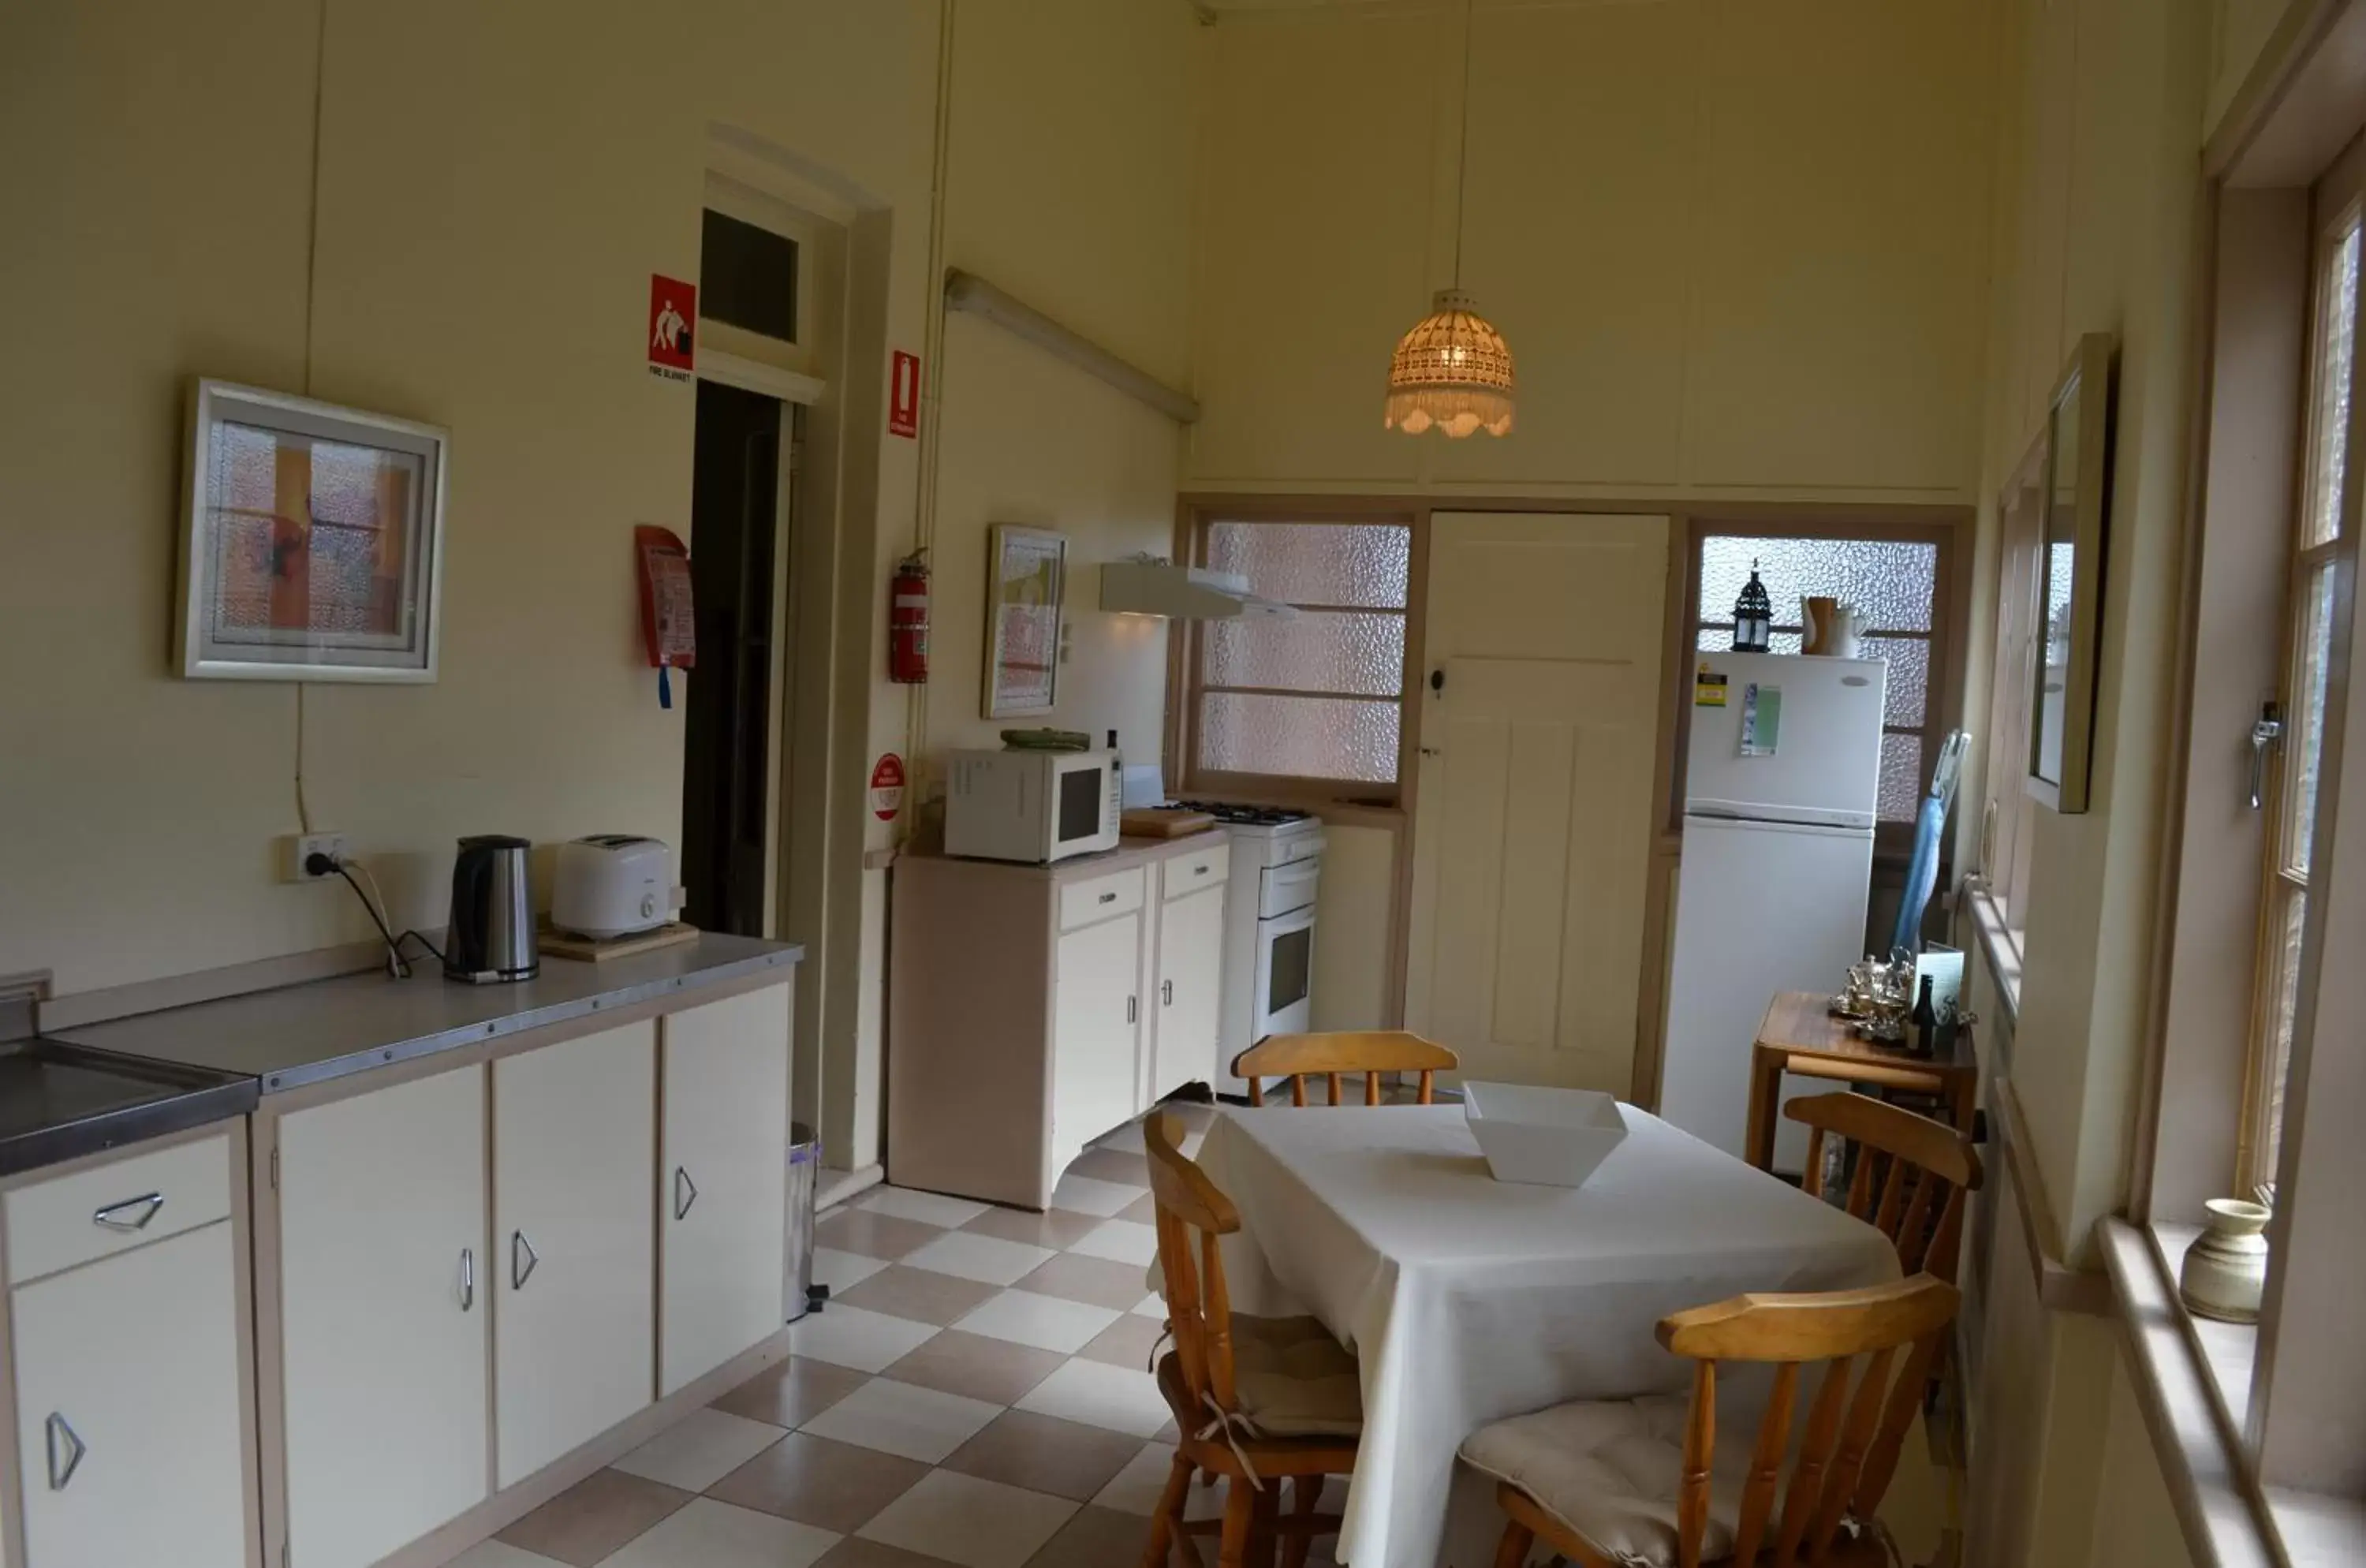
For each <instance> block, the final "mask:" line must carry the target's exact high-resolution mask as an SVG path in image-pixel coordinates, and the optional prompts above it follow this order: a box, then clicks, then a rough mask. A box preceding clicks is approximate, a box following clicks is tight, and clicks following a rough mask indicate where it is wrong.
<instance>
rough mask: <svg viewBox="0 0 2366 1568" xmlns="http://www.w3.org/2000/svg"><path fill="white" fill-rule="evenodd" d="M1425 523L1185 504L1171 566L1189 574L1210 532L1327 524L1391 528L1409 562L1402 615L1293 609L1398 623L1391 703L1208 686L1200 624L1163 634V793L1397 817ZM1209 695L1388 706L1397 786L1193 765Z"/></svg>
mask: <svg viewBox="0 0 2366 1568" xmlns="http://www.w3.org/2000/svg"><path fill="white" fill-rule="evenodd" d="M1425 521H1426V519H1425V517H1424V516H1423V515H1421V514H1420V513H1416V512H1415V511H1414V510H1412V509H1410V508H1406V507H1403V506H1392V505H1389V504H1387V503H1385V502H1370V503H1358V502H1347V501H1341V502H1332V503H1329V504H1313V505H1309V504H1304V503H1299V502H1279V501H1273V500H1268V499H1262V498H1245V499H1244V500H1243V501H1241V502H1238V503H1237V504H1234V503H1226V502H1186V503H1185V504H1184V505H1183V506H1182V507H1181V508H1180V509H1179V511H1178V514H1177V521H1176V535H1175V558H1176V559H1177V560H1181V561H1187V562H1189V563H1190V564H1191V565H1194V566H1203V565H1205V564H1207V545H1208V530H1209V527H1210V526H1211V525H1213V524H1217V523H1250V524H1256V523H1264V524H1277V525H1279V524H1290V523H1314V524H1333V525H1356V524H1360V525H1368V526H1373V527H1398V528H1403V529H1404V530H1405V531H1406V535H1407V540H1408V546H1407V553H1408V559H1407V562H1406V574H1407V576H1406V582H1405V602H1404V604H1403V607H1402V608H1397V609H1391V608H1388V607H1387V606H1380V605H1371V604H1305V605H1301V606H1299V607H1300V608H1301V609H1309V610H1315V611H1325V610H1330V611H1341V612H1346V613H1351V614H1355V615H1400V616H1402V617H1403V620H1404V623H1405V636H1404V664H1403V669H1402V670H1401V671H1400V672H1399V678H1398V685H1397V694H1396V696H1395V697H1394V698H1393V699H1391V698H1389V697H1385V696H1375V695H1373V694H1370V693H1368V692H1325V691H1315V690H1312V689H1307V690H1300V689H1297V688H1289V689H1281V688H1273V687H1263V686H1211V685H1209V684H1208V683H1207V682H1205V681H1204V680H1203V679H1202V677H1201V674H1200V670H1201V649H1202V640H1201V637H1200V622H1197V621H1175V622H1172V623H1170V624H1169V627H1168V632H1167V713H1168V715H1169V720H1168V725H1167V731H1168V733H1167V748H1166V756H1167V778H1166V783H1167V793H1168V794H1169V795H1172V796H1176V797H1178V798H1188V799H1205V800H1232V801H1245V802H1254V803H1258V804H1271V805H1279V806H1293V807H1302V808H1306V809H1310V810H1321V809H1324V808H1327V807H1369V808H1376V809H1380V810H1385V811H1391V812H1393V811H1397V810H1399V809H1401V808H1403V807H1405V806H1406V805H1407V804H1408V802H1409V800H1410V793H1409V791H1408V790H1407V789H1406V787H1405V781H1406V779H1407V778H1408V777H1409V776H1410V775H1411V773H1413V770H1414V759H1415V757H1416V756H1417V754H1418V752H1417V747H1418V741H1417V739H1416V737H1415V735H1414V725H1415V719H1416V714H1415V712H1414V708H1415V705H1414V702H1413V700H1412V698H1413V693H1414V670H1416V669H1417V668H1419V665H1418V662H1417V661H1418V660H1419V659H1420V656H1421V649H1420V626H1421V614H1422V610H1423V607H1424V604H1423V600H1424V594H1423V581H1424V579H1425V576H1426V575H1427V571H1428V554H1429V552H1428V529H1427V528H1426V526H1425ZM1211 692H1240V693H1247V694H1252V695H1256V694H1267V695H1275V696H1285V697H1314V698H1324V697H1332V698H1341V699H1345V700H1347V701H1352V702H1366V703H1376V704H1379V703H1388V702H1391V701H1394V703H1395V704H1396V707H1397V766H1396V777H1395V778H1393V779H1390V780H1388V781H1386V782H1381V781H1378V780H1370V779H1327V778H1318V777H1314V776H1313V775H1299V774H1291V773H1242V772H1235V771H1233V770H1228V769H1218V768H1202V767H1201V766H1200V760H1199V759H1200V734H1199V728H1200V699H1201V698H1203V697H1204V696H1206V695H1207V694H1210V693H1211Z"/></svg>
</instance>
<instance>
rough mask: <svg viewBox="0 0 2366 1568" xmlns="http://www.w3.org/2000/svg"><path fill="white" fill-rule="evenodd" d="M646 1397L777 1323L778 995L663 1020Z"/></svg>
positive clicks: (782, 1228) (783, 1169)
mask: <svg viewBox="0 0 2366 1568" xmlns="http://www.w3.org/2000/svg"><path fill="white" fill-rule="evenodd" d="M664 1039H665V1067H664V1097H665V1111H664V1116H663V1134H662V1138H661V1144H662V1147H661V1148H660V1150H659V1153H660V1156H661V1157H660V1159H659V1170H658V1201H659V1205H660V1208H659V1219H658V1235H659V1260H658V1277H659V1303H660V1304H659V1311H658V1324H659V1350H658V1392H659V1394H660V1395H661V1396H662V1395H664V1394H670V1393H673V1392H674V1391H675V1390H676V1389H678V1388H681V1387H682V1385H683V1384H685V1383H687V1382H691V1381H692V1380H693V1379H694V1378H697V1377H700V1376H702V1375H704V1373H707V1372H710V1371H714V1370H715V1368H716V1367H719V1366H721V1365H722V1364H723V1363H724V1362H726V1361H727V1360H729V1359H731V1358H732V1357H734V1356H736V1355H738V1354H739V1352H740V1351H742V1350H745V1349H747V1348H749V1346H751V1345H754V1344H755V1343H756V1342H757V1341H758V1340H760V1339H762V1338H763V1337H765V1336H766V1335H768V1334H772V1333H774V1332H776V1331H777V1330H778V1329H779V1328H780V1327H781V1325H783V1323H785V1322H787V1321H788V1312H787V1308H786V1302H787V1293H786V1285H785V1269H784V1262H783V1260H784V1258H785V1254H786V1248H787V1230H786V1223H787V1213H788V1162H789V987H786V986H772V987H766V988H764V989H763V990H760V991H749V992H748V993H746V994H745V995H743V996H738V997H732V998H728V999H727V1000H724V1001H719V1002H709V1003H708V1004H707V1005H706V1006H704V1007H698V1008H692V1009H690V1010H688V1011H685V1012H678V1013H671V1014H669V1015H668V1016H667V1017H666V1019H665V1021H664Z"/></svg>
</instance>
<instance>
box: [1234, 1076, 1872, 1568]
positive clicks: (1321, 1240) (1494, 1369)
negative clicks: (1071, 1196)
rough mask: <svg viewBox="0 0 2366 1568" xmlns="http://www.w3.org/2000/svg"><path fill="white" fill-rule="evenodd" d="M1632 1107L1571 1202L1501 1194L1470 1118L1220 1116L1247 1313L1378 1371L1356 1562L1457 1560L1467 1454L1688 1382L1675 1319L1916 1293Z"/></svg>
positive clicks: (1443, 1113) (1385, 1566)
mask: <svg viewBox="0 0 2366 1568" xmlns="http://www.w3.org/2000/svg"><path fill="white" fill-rule="evenodd" d="M1624 1110H1625V1114H1626V1117H1627V1122H1628V1128H1629V1132H1628V1136H1627V1139H1626V1141H1625V1142H1623V1143H1622V1144H1620V1145H1619V1146H1618V1147H1617V1150H1616V1151H1615V1152H1614V1153H1613V1154H1612V1155H1611V1156H1610V1157H1609V1158H1608V1159H1607V1160H1606V1161H1604V1162H1603V1164H1602V1166H1601V1168H1599V1169H1598V1170H1596V1171H1595V1172H1594V1177H1593V1179H1591V1180H1589V1181H1588V1182H1587V1183H1586V1184H1585V1186H1583V1188H1579V1189H1576V1190H1570V1189H1566V1188H1558V1187H1531V1186H1522V1185H1515V1184H1511V1183H1505V1182H1499V1181H1497V1180H1495V1179H1494V1178H1493V1176H1491V1175H1490V1174H1489V1173H1488V1169H1487V1162H1486V1160H1485V1159H1484V1158H1483V1157H1482V1156H1481V1155H1480V1153H1479V1145H1478V1143H1477V1141H1476V1140H1475V1139H1473V1138H1472V1137H1471V1135H1470V1130H1469V1128H1468V1127H1467V1126H1466V1125H1465V1124H1464V1122H1463V1115H1462V1110H1461V1108H1460V1107H1459V1106H1446V1105H1438V1106H1387V1107H1380V1108H1377V1109H1364V1108H1361V1107H1358V1108H1353V1109H1346V1108H1340V1109H1330V1108H1313V1107H1309V1108H1305V1109H1295V1108H1267V1109H1263V1110H1231V1111H1227V1112H1226V1113H1225V1114H1222V1115H1220V1116H1219V1117H1218V1118H1217V1119H1216V1122H1215V1124H1214V1126H1213V1127H1212V1128H1211V1130H1210V1132H1209V1134H1208V1138H1207V1142H1206V1144H1205V1145H1203V1146H1202V1147H1201V1149H1200V1156H1199V1157H1200V1163H1201V1165H1203V1166H1204V1167H1205V1168H1207V1171H1208V1174H1209V1175H1210V1176H1211V1177H1212V1178H1214V1179H1215V1181H1216V1184H1217V1185H1218V1186H1220V1187H1222V1189H1223V1190H1224V1191H1225V1192H1226V1193H1227V1194H1229V1195H1230V1196H1231V1198H1232V1200H1233V1201H1234V1203H1235V1204H1236V1205H1237V1206H1238V1207H1239V1209H1240V1213H1241V1220H1242V1233H1241V1234H1240V1235H1236V1236H1234V1237H1231V1238H1229V1240H1228V1241H1227V1244H1226V1249H1225V1253H1224V1271H1225V1276H1226V1280H1227V1281H1228V1282H1229V1284H1230V1286H1231V1288H1232V1296H1233V1306H1234V1310H1235V1311H1239V1312H1245V1313H1252V1314H1260V1315H1286V1314H1295V1313H1312V1314H1314V1315H1315V1316H1316V1317H1318V1318H1320V1319H1321V1320H1322V1321H1323V1322H1324V1324H1325V1325H1327V1326H1329V1328H1330V1329H1331V1330H1332V1332H1333V1333H1335V1334H1336V1335H1337V1336H1338V1337H1339V1338H1340V1341H1341V1342H1342V1343H1343V1344H1345V1345H1346V1346H1347V1347H1348V1348H1350V1349H1352V1350H1354V1351H1355V1352H1356V1353H1357V1356H1358V1359H1359V1360H1360V1361H1361V1363H1362V1369H1363V1384H1364V1437H1363V1446H1362V1448H1361V1450H1360V1451H1359V1452H1358V1457H1357V1461H1356V1475H1355V1480H1354V1482H1353V1483H1352V1484H1351V1485H1350V1487H1349V1489H1348V1494H1347V1503H1346V1525H1345V1527H1344V1528H1343V1529H1342V1531H1341V1533H1340V1539H1339V1558H1340V1561H1341V1562H1347V1563H1351V1564H1353V1565H1354V1568H1433V1565H1435V1564H1437V1563H1439V1562H1440V1558H1439V1552H1440V1551H1441V1543H1442V1542H1443V1540H1444V1539H1445V1535H1446V1522H1447V1503H1448V1494H1449V1492H1450V1491H1451V1490H1452V1488H1453V1484H1454V1471H1455V1460H1454V1455H1455V1450H1456V1449H1457V1448H1458V1447H1459V1445H1460V1444H1461V1441H1462V1439H1463V1438H1466V1437H1468V1436H1469V1435H1470V1433H1471V1432H1472V1431H1474V1430H1476V1429H1477V1428H1478V1427H1482V1426H1484V1425H1485V1424H1486V1423H1488V1422H1490V1421H1493V1420H1497V1419H1499V1418H1501V1417H1503V1416H1513V1415H1517V1414H1519V1413H1521V1412H1524V1411H1529V1410H1538V1409H1541V1408H1543V1407H1544V1406H1546V1405H1549V1404H1560V1403H1561V1402H1562V1401H1564V1400H1571V1399H1603V1398H1621V1397H1625V1396H1628V1395H1631V1394H1637V1393H1649V1392H1653V1391H1658V1390H1668V1389H1681V1388H1684V1387H1685V1386H1686V1383H1687V1380H1688V1377H1689V1367H1690V1363H1688V1362H1685V1361H1684V1360H1682V1359H1678V1358H1677V1357H1674V1356H1672V1355H1670V1354H1668V1353H1667V1352H1666V1351H1664V1350H1662V1349H1661V1348H1660V1346H1659V1343H1658V1341H1657V1340H1656V1339H1655V1338H1654V1337H1653V1333H1652V1330H1653V1327H1654V1325H1656V1324H1657V1323H1658V1322H1659V1320H1660V1319H1661V1318H1662V1317H1663V1316H1665V1315H1666V1314H1669V1313H1671V1312H1676V1311H1679V1310H1681V1309H1683V1308H1685V1307H1692V1306H1701V1305H1704V1304H1706V1303H1710V1302H1717V1301H1722V1300H1724V1299H1725V1298H1727V1297H1729V1296H1732V1295H1737V1294H1740V1293H1741V1292H1744V1291H1826V1290H1841V1289H1846V1288H1850V1287H1853V1286H1861V1285H1871V1284H1879V1283H1882V1282H1884V1281H1886V1280H1893V1279H1896V1278H1897V1277H1898V1261H1897V1258H1896V1256H1895V1255H1894V1254H1893V1253H1892V1252H1891V1250H1890V1247H1889V1244H1888V1242H1887V1240H1885V1239H1884V1238H1883V1237H1882V1235H1881V1234H1880V1233H1879V1232H1877V1231H1876V1230H1874V1229H1873V1228H1872V1227H1871V1226H1869V1225H1866V1224H1863V1223H1861V1222H1859V1221H1857V1220H1853V1219H1851V1218H1850V1217H1849V1216H1848V1215H1846V1214H1844V1213H1841V1212H1840V1211H1839V1210H1837V1209H1834V1208H1831V1207H1830V1206H1828V1205H1826V1204H1824V1203H1822V1202H1820V1201H1817V1200H1815V1199H1813V1198H1809V1197H1808V1196H1807V1195H1806V1194H1804V1193H1802V1192H1800V1191H1799V1190H1797V1189H1796V1188H1793V1187H1790V1186H1787V1185H1786V1184H1785V1183H1783V1182H1781V1181H1778V1180H1776V1179H1775V1178H1773V1177H1771V1176H1767V1175H1765V1174H1763V1172H1761V1171H1758V1170H1755V1169H1753V1168H1751V1167H1749V1166H1747V1165H1744V1164H1742V1163H1741V1161H1740V1160H1737V1159H1735V1158H1734V1157H1733V1156H1730V1155H1728V1154H1726V1153H1724V1152H1723V1151H1721V1150H1718V1149H1716V1148H1712V1147H1711V1146H1709V1145H1707V1144H1704V1143H1702V1142H1700V1141H1699V1140H1698V1139H1696V1138H1694V1137H1692V1136H1691V1135H1689V1134H1685V1133H1683V1132H1680V1131H1678V1130H1677V1129H1676V1128H1674V1127H1672V1126H1670V1125H1669V1124H1668V1123H1666V1122H1662V1121H1661V1120H1660V1119H1659V1118H1658V1117H1656V1116H1652V1115H1650V1114H1649V1113H1647V1112H1645V1111H1638V1110H1635V1109H1634V1108H1633V1107H1631V1106H1630V1107H1626V1108H1624ZM1461 1528H1463V1527H1462V1524H1461V1521H1460V1520H1459V1518H1458V1530H1459V1529H1461ZM1496 1528H1500V1527H1499V1526H1498V1527H1496ZM1462 1554H1465V1555H1467V1554H1468V1553H1467V1551H1466V1552H1463V1553H1462ZM1475 1561H1476V1562H1486V1561H1489V1559H1488V1558H1487V1557H1486V1556H1485V1555H1484V1554H1483V1553H1482V1555H1480V1556H1479V1557H1478V1558H1477V1559H1476V1560H1475ZM1461 1568H1471V1565H1470V1564H1469V1563H1465V1564H1462V1565H1461Z"/></svg>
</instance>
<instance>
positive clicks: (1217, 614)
mask: <svg viewBox="0 0 2366 1568" xmlns="http://www.w3.org/2000/svg"><path fill="white" fill-rule="evenodd" d="M1101 608H1102V609H1104V610H1115V611H1118V612H1120V613H1121V614H1123V615H1166V616H1169V617H1171V618H1172V619H1175V620H1178V621H1228V620H1232V619H1234V617H1235V616H1240V615H1271V616H1273V617H1275V618H1277V619H1288V618H1290V617H1291V616H1294V615H1297V614H1298V612H1297V610H1296V609H1294V608H1292V607H1291V606H1290V605H1288V604H1279V603H1278V602H1276V601H1274V600H1271V599H1260V598H1258V597H1257V596H1256V594H1254V593H1252V592H1249V580H1248V579H1247V578H1245V577H1244V576H1242V575H1241V574H1240V573H1239V572H1236V571H1217V570H1213V569H1212V568H1210V567H1204V566H1177V565H1175V564H1174V563H1172V562H1171V561H1163V560H1113V561H1110V562H1109V563H1108V564H1107V565H1105V566H1103V567H1102V568H1101Z"/></svg>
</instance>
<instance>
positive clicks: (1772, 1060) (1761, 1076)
mask: <svg viewBox="0 0 2366 1568" xmlns="http://www.w3.org/2000/svg"><path fill="white" fill-rule="evenodd" d="M1782 1104H1783V1056H1782V1054H1781V1053H1780V1052H1776V1051H1769V1050H1767V1049H1766V1048H1765V1047H1764V1046H1763V1045H1752V1047H1751V1048H1750V1110H1749V1112H1748V1114H1747V1116H1746V1118H1745V1119H1744V1121H1743V1122H1742V1132H1741V1137H1742V1143H1741V1147H1742V1156H1741V1157H1742V1158H1744V1159H1746V1160H1748V1161H1749V1162H1750V1163H1751V1164H1752V1165H1754V1166H1756V1167H1757V1168H1759V1169H1761V1170H1772V1169H1774V1168H1775V1113H1776V1112H1777V1111H1780V1110H1781V1109H1782Z"/></svg>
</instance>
